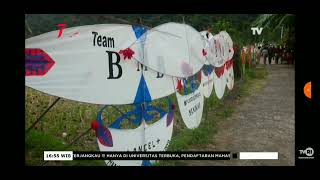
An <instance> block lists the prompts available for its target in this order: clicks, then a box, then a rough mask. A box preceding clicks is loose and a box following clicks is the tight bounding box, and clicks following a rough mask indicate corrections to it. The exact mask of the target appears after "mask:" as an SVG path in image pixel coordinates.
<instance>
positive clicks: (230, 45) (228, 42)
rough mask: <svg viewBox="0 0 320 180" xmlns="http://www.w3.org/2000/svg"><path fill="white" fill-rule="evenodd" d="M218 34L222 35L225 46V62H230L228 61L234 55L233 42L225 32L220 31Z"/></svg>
mask: <svg viewBox="0 0 320 180" xmlns="http://www.w3.org/2000/svg"><path fill="white" fill-rule="evenodd" d="M219 34H220V35H222V37H223V38H224V41H225V45H226V47H227V48H226V51H227V53H228V54H229V56H228V59H227V60H230V59H232V57H233V55H234V49H233V41H232V39H231V37H230V35H229V34H228V33H227V32H226V31H221V32H220V33H219Z"/></svg>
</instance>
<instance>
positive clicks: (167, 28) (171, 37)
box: [129, 22, 206, 78]
mask: <svg viewBox="0 0 320 180" xmlns="http://www.w3.org/2000/svg"><path fill="white" fill-rule="evenodd" d="M142 36H143V37H144V38H143V39H144V41H145V42H144V46H143V48H140V46H141V43H142V42H141V41H136V42H135V43H133V44H132V45H131V46H129V47H130V48H131V49H139V50H141V51H143V52H142V53H137V54H135V55H134V59H136V60H137V61H139V62H140V63H141V64H143V65H145V66H147V67H149V68H150V69H153V70H155V71H157V72H159V73H162V74H165V75H169V76H174V77H180V78H186V77H189V76H192V75H194V74H196V73H197V72H199V70H200V69H201V67H202V66H203V64H204V63H205V62H206V57H205V53H204V50H205V49H204V48H205V41H204V38H203V37H202V36H201V34H200V33H199V32H198V31H196V30H195V29H194V28H193V27H191V26H189V25H187V24H179V23H173V22H170V23H165V24H161V25H159V26H156V27H154V28H152V29H150V30H148V31H147V32H146V33H145V34H144V35H142Z"/></svg>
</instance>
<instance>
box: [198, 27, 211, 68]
mask: <svg viewBox="0 0 320 180" xmlns="http://www.w3.org/2000/svg"><path fill="white" fill-rule="evenodd" d="M200 34H201V35H202V37H203V38H204V42H205V48H204V49H205V50H204V51H203V54H204V55H205V56H206V61H205V63H204V64H206V65H209V64H213V60H214V54H213V53H214V49H213V48H214V47H213V46H211V45H210V41H211V39H212V38H213V35H212V34H211V33H210V32H208V31H201V32H200Z"/></svg>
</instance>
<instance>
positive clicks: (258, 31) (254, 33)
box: [251, 27, 263, 35]
mask: <svg viewBox="0 0 320 180" xmlns="http://www.w3.org/2000/svg"><path fill="white" fill-rule="evenodd" d="M262 30H263V28H262V27H261V28H259V27H252V28H251V31H252V35H256V32H257V34H258V35H260V34H261V33H262Z"/></svg>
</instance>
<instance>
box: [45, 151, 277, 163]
mask: <svg viewBox="0 0 320 180" xmlns="http://www.w3.org/2000/svg"><path fill="white" fill-rule="evenodd" d="M238 154H239V159H240V160H253V159H278V152H239V153H231V152H228V151H214V152H203V151H202V152H164V151H161V152H127V151H125V152H124V151H121V152H120V151H117V152H92V151H91V152H89V151H44V160H45V161H68V160H230V159H231V158H233V159H237V158H238Z"/></svg>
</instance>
